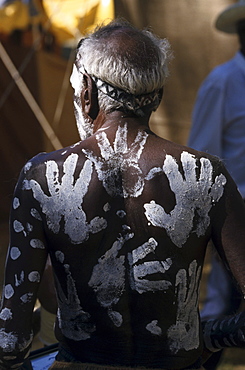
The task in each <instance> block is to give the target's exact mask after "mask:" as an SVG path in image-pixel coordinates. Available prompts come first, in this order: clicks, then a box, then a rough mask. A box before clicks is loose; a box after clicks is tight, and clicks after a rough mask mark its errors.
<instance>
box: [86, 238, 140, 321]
mask: <svg viewBox="0 0 245 370" xmlns="http://www.w3.org/2000/svg"><path fill="white" fill-rule="evenodd" d="M133 236H134V235H133V234H132V233H127V234H125V235H124V236H120V237H119V238H118V239H117V240H116V241H115V242H114V243H113V245H112V247H111V248H110V249H109V250H108V251H107V252H106V253H105V254H104V255H103V256H101V257H100V258H99V260H98V264H97V265H95V266H94V268H93V272H92V276H91V278H90V280H89V283H88V285H89V286H90V287H92V288H93V290H94V291H95V293H96V297H97V301H98V302H99V304H100V305H101V306H102V307H104V308H107V310H108V311H107V312H108V315H109V317H110V318H111V320H112V321H113V323H114V324H115V325H116V326H121V324H122V317H121V315H120V314H119V313H118V312H116V311H113V310H112V306H113V305H115V304H116V303H118V301H119V299H120V297H121V296H122V294H123V292H124V289H125V266H124V262H125V256H119V257H118V253H119V252H120V250H121V249H122V247H123V245H124V244H125V242H126V241H127V240H129V239H132V238H133Z"/></svg>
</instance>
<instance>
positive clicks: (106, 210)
mask: <svg viewBox="0 0 245 370" xmlns="http://www.w3.org/2000/svg"><path fill="white" fill-rule="evenodd" d="M110 209H111V206H110V204H109V203H106V204H105V205H104V207H103V211H104V212H108V211H110Z"/></svg>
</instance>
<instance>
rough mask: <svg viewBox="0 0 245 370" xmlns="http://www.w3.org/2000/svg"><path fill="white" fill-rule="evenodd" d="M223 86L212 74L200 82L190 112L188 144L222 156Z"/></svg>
mask: <svg viewBox="0 0 245 370" xmlns="http://www.w3.org/2000/svg"><path fill="white" fill-rule="evenodd" d="M224 94H225V91H224V88H223V86H221V85H220V84H219V83H217V81H216V78H214V79H213V77H212V74H211V75H209V76H208V77H207V79H206V80H205V81H204V83H203V84H202V86H201V88H200V90H199V92H198V95H197V99H196V102H195V105H194V109H193V113H192V126H191V130H190V135H189V139H188V146H190V147H192V148H194V149H196V150H200V151H204V152H208V153H209V154H213V155H216V156H218V157H220V158H222V131H223V124H224V122H223V115H224Z"/></svg>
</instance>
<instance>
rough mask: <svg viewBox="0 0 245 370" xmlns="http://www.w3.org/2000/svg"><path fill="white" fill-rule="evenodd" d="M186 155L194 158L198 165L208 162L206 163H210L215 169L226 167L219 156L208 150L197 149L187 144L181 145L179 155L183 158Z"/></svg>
mask: <svg viewBox="0 0 245 370" xmlns="http://www.w3.org/2000/svg"><path fill="white" fill-rule="evenodd" d="M183 153H184V154H183ZM184 155H185V156H186V157H188V158H193V160H194V161H195V163H196V165H197V166H198V163H202V162H206V163H210V164H211V165H212V167H213V169H214V170H218V171H220V170H221V169H223V168H224V163H223V161H222V159H221V158H219V157H218V156H216V155H213V154H210V153H207V152H203V151H200V150H196V149H193V148H191V147H187V146H180V156H179V157H180V158H181V157H183V156H184Z"/></svg>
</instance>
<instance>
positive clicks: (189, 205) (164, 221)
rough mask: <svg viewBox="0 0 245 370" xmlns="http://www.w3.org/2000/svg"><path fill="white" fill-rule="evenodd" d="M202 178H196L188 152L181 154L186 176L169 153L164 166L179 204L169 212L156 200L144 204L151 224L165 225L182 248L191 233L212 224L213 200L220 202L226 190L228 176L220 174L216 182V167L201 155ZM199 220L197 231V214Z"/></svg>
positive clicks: (198, 232)
mask: <svg viewBox="0 0 245 370" xmlns="http://www.w3.org/2000/svg"><path fill="white" fill-rule="evenodd" d="M200 162H201V168H200V176H199V179H198V180H197V179H196V159H195V157H194V156H193V155H191V154H190V153H187V152H183V153H182V154H181V163H182V166H183V170H184V177H183V176H182V174H181V173H180V172H179V169H178V164H177V163H176V161H175V159H174V158H173V157H172V156H170V155H167V156H166V159H165V161H164V165H163V171H164V172H165V174H166V176H167V178H168V180H169V184H170V187H171V190H172V191H173V192H174V194H175V198H176V205H175V207H174V209H173V210H172V211H171V212H170V213H166V212H165V210H164V208H163V207H162V206H161V205H159V204H157V203H156V202H155V201H154V200H152V201H151V202H150V203H146V204H145V205H144V208H145V215H146V218H147V220H148V222H150V224H151V225H153V226H157V227H161V228H164V229H165V230H166V232H167V233H168V235H169V237H170V239H171V240H172V242H173V243H174V244H175V245H176V246H177V247H179V248H181V247H182V246H183V245H184V244H185V242H186V241H187V239H188V237H189V235H190V232H195V233H196V234H197V236H198V237H200V236H202V235H204V234H205V232H206V230H207V228H208V226H209V224H210V218H209V211H210V210H211V208H212V204H213V203H214V202H218V201H219V199H220V198H221V197H222V195H223V192H224V186H225V184H226V178H225V176H224V175H223V174H220V175H219V176H217V177H216V178H215V181H214V183H213V181H212V174H213V167H212V164H211V162H210V161H209V160H208V159H206V158H201V159H200ZM196 213H197V215H198V217H199V219H198V223H197V227H196V230H193V225H194V217H195V214H196Z"/></svg>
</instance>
